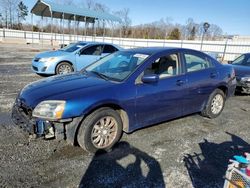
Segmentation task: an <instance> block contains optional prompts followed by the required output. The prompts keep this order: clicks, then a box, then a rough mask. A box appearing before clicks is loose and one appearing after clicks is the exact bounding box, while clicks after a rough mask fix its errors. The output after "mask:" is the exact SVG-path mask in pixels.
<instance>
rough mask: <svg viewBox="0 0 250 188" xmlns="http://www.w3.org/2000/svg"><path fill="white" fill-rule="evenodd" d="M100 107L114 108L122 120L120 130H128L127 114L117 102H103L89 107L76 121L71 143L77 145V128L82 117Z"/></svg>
mask: <svg viewBox="0 0 250 188" xmlns="http://www.w3.org/2000/svg"><path fill="white" fill-rule="evenodd" d="M101 108H111V109H113V110H115V111H116V112H117V113H118V114H119V115H120V117H121V120H122V130H123V131H124V132H129V116H128V114H127V112H126V111H125V110H124V109H123V108H122V107H121V106H120V105H118V104H115V103H108V104H103V105H98V106H95V107H92V108H91V109H89V110H88V111H87V112H86V113H85V114H84V116H83V118H81V120H80V121H78V123H77V125H76V128H75V131H74V139H73V140H74V141H73V144H74V145H77V144H78V142H77V134H78V131H79V128H80V126H81V124H82V122H83V121H84V119H85V118H86V117H87V116H88V115H89V114H91V113H92V112H94V111H96V110H98V109H101ZM71 142H72V141H71Z"/></svg>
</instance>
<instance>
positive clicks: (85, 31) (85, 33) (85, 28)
mask: <svg viewBox="0 0 250 188" xmlns="http://www.w3.org/2000/svg"><path fill="white" fill-rule="evenodd" d="M84 21H85V27H84V35H85V41H86V40H87V38H86V37H87V18H86V16H85V17H84Z"/></svg>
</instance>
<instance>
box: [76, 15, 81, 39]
mask: <svg viewBox="0 0 250 188" xmlns="http://www.w3.org/2000/svg"><path fill="white" fill-rule="evenodd" d="M79 19H80V18H78V20H77V29H76V37H77V38H76V39H77V41H79V39H78V33H79V24H80V20H79Z"/></svg>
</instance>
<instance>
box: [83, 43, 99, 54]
mask: <svg viewBox="0 0 250 188" xmlns="http://www.w3.org/2000/svg"><path fill="white" fill-rule="evenodd" d="M102 50H103V46H102V45H94V46H90V47H87V48H86V49H84V50H83V51H82V52H81V55H101V54H102Z"/></svg>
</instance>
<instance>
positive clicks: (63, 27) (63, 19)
mask: <svg viewBox="0 0 250 188" xmlns="http://www.w3.org/2000/svg"><path fill="white" fill-rule="evenodd" d="M62 24H63V25H62V27H63V46H64V13H63V18H62Z"/></svg>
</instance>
